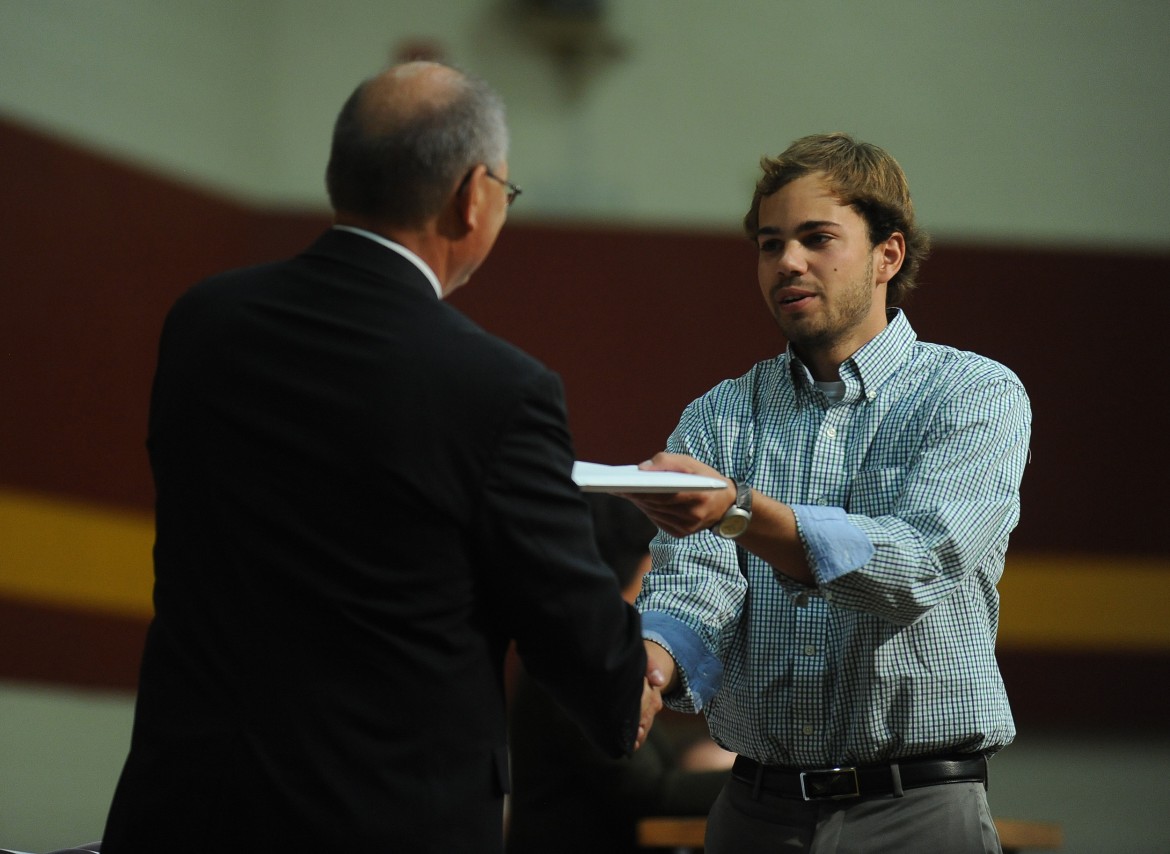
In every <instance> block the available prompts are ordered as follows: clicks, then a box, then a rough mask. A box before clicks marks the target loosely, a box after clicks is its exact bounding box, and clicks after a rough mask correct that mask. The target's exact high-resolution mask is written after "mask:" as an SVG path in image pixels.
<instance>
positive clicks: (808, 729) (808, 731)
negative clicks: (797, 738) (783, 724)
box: [800, 724, 816, 735]
mask: <svg viewBox="0 0 1170 854" xmlns="http://www.w3.org/2000/svg"><path fill="white" fill-rule="evenodd" d="M800 731H801V732H803V733H804V734H805V735H812V734H813V733H814V732H816V729H815V728H814V727H813V725H812V724H805V725H804V726H803V727H801V728H800Z"/></svg>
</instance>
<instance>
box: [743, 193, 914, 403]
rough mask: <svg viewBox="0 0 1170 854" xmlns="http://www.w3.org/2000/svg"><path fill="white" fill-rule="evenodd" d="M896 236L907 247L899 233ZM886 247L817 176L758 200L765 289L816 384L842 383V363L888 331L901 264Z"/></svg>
mask: <svg viewBox="0 0 1170 854" xmlns="http://www.w3.org/2000/svg"><path fill="white" fill-rule="evenodd" d="M891 239H892V240H895V241H896V242H897V243H898V244H899V246H900V245H901V235H900V234H895V237H894V238H891ZM888 243H889V241H887V242H886V243H882V244H879V245H878V246H876V247H875V246H872V245H871V244H870V241H869V230H868V228H867V226H866V223H865V220H864V219H863V218H862V217H861V215H860V214H859V213H857V211H855V210H854V209H853V208H851V207H848V206H847V205H842V204H841V203H840V201H839V200H838V199H837V197H836V196H834V195H833V193H832V192H830V191H829V189H828V187H827V186H826V185H825V183H824V181H823V180H822V178H821V176H820V175H819V174H812V175H806V176H804V177H802V178H797V179H796V180H794V181H792V182H790V183H789V184H786V185H785V186H784V187H781V188H780V189H779V190H777V191H776V192H775V193H773V194H772V195H770V196H766V197H765V198H763V199H762V200H761V201H760V214H759V231H758V232H757V237H756V245H757V247H758V249H759V258H758V266H757V271H758V275H759V281H760V290H761V291H762V293H763V295H764V300H765V301H766V302H767V304H768V309H769V311H771V312H772V315H773V316H774V317H775V318H776V322H777V323H778V324H779V325H780V331H781V332H783V333H784V336H785V337H786V338H787V339H788V340H789V341H790V342H791V343H792V344H793V346H795V348H796V349H797V351H798V352H799V353H800V355H801V357H802V358H803V359H804V360H805V361H806V362H808V363H809V367H810V369H812V371H813V375H814V376H815V377H816V378H817V379H821V380H826V379H836V378H837V377H836V368H837V365H839V364H840V363H841V362H842V361H844V360H845V359H847V358H848V357H849V356H851V355H852V354H853V353H855V352H856V351H857V350H858V348H860V347H861V346H862V345H863V344H865V343H866V342H867V341H869V340H870V339H871V338H873V337H874V336H875V335H877V334H878V333H879V332H881V330H882V329H884V328H885V325H886V305H885V303H886V283H887V282H888V281H889V280H890V278H892V277H893V275H894V273H896V272H897V271H898V267H899V266H900V265H901V253H900V252H895V253H894V254H895V255H896V258H894V257H892V256H891V254H890V253H889V247H888V246H887V244H888ZM818 369H822V370H818ZM825 370H828V371H829V372H830V373H832V374H833V375H832V376H821V375H820V374H821V373H824V372H825Z"/></svg>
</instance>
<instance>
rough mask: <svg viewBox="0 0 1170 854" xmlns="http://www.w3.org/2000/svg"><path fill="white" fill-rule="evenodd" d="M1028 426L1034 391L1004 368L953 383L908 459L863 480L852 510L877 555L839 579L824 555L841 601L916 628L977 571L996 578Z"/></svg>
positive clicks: (1015, 508)
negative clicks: (994, 373)
mask: <svg viewBox="0 0 1170 854" xmlns="http://www.w3.org/2000/svg"><path fill="white" fill-rule="evenodd" d="M1030 433H1031V407H1030V405H1029V402H1028V398H1027V395H1026V394H1025V392H1024V389H1023V386H1021V385H1020V383H1019V380H1018V379H1016V378H1015V376H1014V375H1011V374H1010V372H1007V371H1006V369H1003V372H1002V373H1000V374H998V375H997V376H995V377H991V378H989V377H988V376H987V375H986V374H984V375H982V376H979V377H976V378H975V379H974V381H970V382H968V383H966V384H965V385H964V386H961V387H958V388H952V389H949V390H948V394H947V395H946V397H945V398H943V399H941V400H939V401H938V403H937V404H936V406H935V407H934V414H933V416H932V419H931V422H930V424H929V425H928V426H927V427H926V429H925V432H924V434H923V438H922V443H921V449H920V450H919V452H918V453H917V455H916V456H915V458H914V460H913V462H912V463H911V464H910V465H908V466H905V467H903V468H898V467H891V468H886V469H880V470H872V471H867V472H863V473H862V475H861V476H860V477H859V478H858V479H855V481H854V485H853V486H854V488H853V497H852V499H851V502H850V506H849V507H847V508H846V511H845V515H846V519H847V520H848V522H849V524H850V525H851V526H853V527H854V528H856V529H857V530H858V531H860V532H861V533H862V534H863V535H864V536H865V538H866V539H868V540H869V542H870V543H871V544H872V546H873V554H872V555H871V556H870V558H869V559H868V560H867V561H866V562H865V564H864V565H863V566H861V567H859V568H857V569H855V570H853V571H845V572H844V573H842V574H838V575H837V576H836V577H835V578H832V579H830V578H829V576H830V575H832V573H833V567H834V564H833V563H832V561H826V564H825V566H824V567H822V568H821V571H822V572H825V574H824V575H822V576H821V578H822V581H823V584H824V587H825V590H826V591H828V593H829V595H831V597H832V600H833V602H834V604H836V605H839V606H842V607H846V608H851V609H856V610H861V611H868V612H870V613H873V614H876V615H878V616H880V617H882V618H883V619H886V620H889V621H890V622H893V623H896V624H899V625H909V624H911V623H913V622H915V621H917V620H919V619H921V618H922V617H923V616H924V615H925V614H926V613H928V612H929V611H930V610H931V609H933V608H934V607H935V606H936V605H938V604H939V603H940V602H942V601H944V600H945V599H946V598H947V597H949V596H950V595H951V594H952V593H953V592H954V590H955V589H956V588H957V587H958V586H959V585H961V584H963V583H964V582H965V581H966V580H967V579H968V578H969V577H970V576H971V575H973V574H975V573H983V574H985V575H986V576H987V578H986V581H987V583H990V584H994V583H995V582H996V581H998V578H999V574H1000V573H1001V572H1002V570H1003V553H1002V552H1003V550H1004V548H1005V547H1006V543H1007V537H1008V534H1009V532H1010V531H1011V530H1012V529H1013V528H1014V527H1015V525H1016V523H1017V521H1018V520H1019V513H1020V496H1019V487H1020V480H1021V478H1022V476H1023V470H1024V464H1025V462H1026V459H1027V455H1028V442H1029V438H1030ZM862 478H868V479H869V480H863V479H862ZM879 482H880V484H881V485H880V487H879V486H878V484H879ZM811 528H812V529H813V530H816V529H817V528H823V526H821V525H820V524H819V523H814V524H813V525H812V526H811ZM833 530H841V529H840V528H837V527H834V529H833ZM813 536H815V535H813ZM847 564H848V562H846V564H839V565H837V566H838V567H841V568H843V567H844V566H846V565H847Z"/></svg>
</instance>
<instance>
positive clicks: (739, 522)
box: [719, 510, 752, 537]
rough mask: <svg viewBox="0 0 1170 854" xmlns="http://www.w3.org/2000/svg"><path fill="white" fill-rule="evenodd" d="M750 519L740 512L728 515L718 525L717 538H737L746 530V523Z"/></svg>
mask: <svg viewBox="0 0 1170 854" xmlns="http://www.w3.org/2000/svg"><path fill="white" fill-rule="evenodd" d="M751 520H752V517H751V516H749V515H748V514H747V513H744V512H743V511H742V510H740V511H739V512H738V513H729V514H728V515H726V516H724V517H723V521H722V522H720V523H719V536H721V537H738V536H739V535H740V534H742V533H743V532H744V531H746V530H747V526H748V522H750V521H751Z"/></svg>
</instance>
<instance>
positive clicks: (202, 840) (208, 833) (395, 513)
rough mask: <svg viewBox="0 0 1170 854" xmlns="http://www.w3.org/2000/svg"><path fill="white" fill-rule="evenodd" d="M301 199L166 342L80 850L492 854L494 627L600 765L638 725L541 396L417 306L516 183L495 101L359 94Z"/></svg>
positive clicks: (498, 730) (397, 73) (496, 798)
mask: <svg viewBox="0 0 1170 854" xmlns="http://www.w3.org/2000/svg"><path fill="white" fill-rule="evenodd" d="M328 186H329V192H330V197H331V200H332V202H333V205H334V208H335V210H336V226H335V228H333V229H331V230H330V231H328V232H327V233H326V234H324V235H323V236H322V237H320V238H319V239H318V240H317V242H316V243H314V244H313V245H312V246H310V247H309V248H308V249H307V250H306V251H305V252H304V253H302V254H301V255H299V256H297V257H295V258H293V259H290V260H287V261H284V262H280V263H276V264H271V265H267V266H262V267H256V268H252V269H248V270H242V271H234V272H230V273H226V274H223V275H220V276H216V277H213V278H211V279H208V280H206V281H204V282H202V283H200V284H199V285H197V286H195V287H194V288H193V289H191V290H190V291H189V292H187V294H185V295H184V296H183V297H182V298H180V299H179V301H178V302H177V303H176V305H175V307H174V308H173V309H172V311H171V313H170V314H169V316H168V318H167V321H166V324H165V327H164V329H163V333H162V339H161V343H160V350H159V361H158V370H157V374H156V378H155V384H154V390H153V396H152V402H151V414H150V430H149V441H148V447H149V451H150V459H151V464H152V468H153V472H154V476H155V484H156V490H157V542H156V546H155V593H154V598H155V609H156V616H155V619H154V621H153V623H152V625H151V628H150V632H149V636H148V639H147V645H146V650H145V654H144V659H143V664H142V675H141V682H140V690H139V696H138V706H137V711H136V717H135V726H134V735H133V742H132V746H131V751H130V756H129V758H128V760H127V763H126V767H125V769H124V772H123V775H122V779H121V781H120V783H119V786H118V790H117V792H116V794H115V797H114V802H113V805H112V807H111V810H110V816H109V820H108V824H107V828H106V833H105V838H104V846H103V850H104V851H106V852H108V854H124V852H151V854H161V852H168V854H169V852H179V851H192V852H194V851H200V852H206V851H216V852H224V851H245V850H246V851H274V852H275V851H293V850H313V851H379V852H389V851H409V852H428V851H433V852H456V851H457V852H466V851H498V850H500V848H501V845H502V842H501V837H502V830H501V823H502V804H503V797H504V794H505V792H506V790H507V787H508V764H507V744H506V734H505V733H506V716H505V703H504V690H503V667H504V658H505V651H506V648H507V646H508V644H509V641H510V640H511V639H515V641H516V644H517V648H518V650H519V652H520V655H521V657H522V658H523V660H524V662H525V664H526V667H527V669H528V671H529V672H530V673H531V674H533V675H534V676H536V677H537V678H538V679H540V680H542V682H543V683H544V684H545V685H546V687H547V688H548V689H549V690H550V691H551V692H552V693H553V694H554V696H556V698H557V699H558V701H559V702H560V703H562V704H563V705H564V706H565V707H566V708H568V709H570V710H571V711H572V712H573V714H574V715H575V718H576V720H577V721H578V723H579V724H580V725H581V726H582V728H583V729H584V730H585V731H586V732H587V733H588V734H589V735H590V736H591V738H592V739H593V740H594V741H595V742H596V743H597V744H598V745H599V746H600V747H601V748H602V749H604V750H605V751H606V752H607V753H609V754H610V755H614V756H616V755H621V754H625V753H629V752H630V751H631V750H632V749H633V748H634V747H635V743H636V742H640V740H641V739H642V738H644V737H645V732H646V730H647V729H648V727H649V722H650V721H651V720H652V719H653V713H654V712H655V711H657V709H658V708H659V707H660V703H661V701H660V699H659V697H658V692H657V690H656V689H655V688H654V687H653V686H651V685H650V684H649V683H648V682H647V681H646V680H645V678H644V672H645V666H646V659H645V653H644V650H643V647H642V641H641V631H640V626H639V620H638V616H637V614H636V613H635V612H634V610H633V609H632V608H630V607H629V606H628V605H627V604H626V603H624V602H623V601H622V598H621V594H620V592H619V590H618V585H617V582H616V581H615V579H614V577H613V574H612V573H611V572H610V571H609V570H608V569H607V568H606V567H605V566H604V564H603V563H602V562H601V560H600V559H599V557H598V555H597V551H596V546H595V544H594V542H593V536H592V530H591V526H590V522H589V515H588V511H587V509H586V505H585V502H584V500H583V499H582V497H581V495H580V494H579V492H578V490H577V489H576V487H575V486H574V484H573V482H572V481H571V479H570V470H571V466H572V460H573V453H572V447H571V442H570V437H569V434H568V431H567V428H566V419H565V412H564V405H563V401H562V391H561V386H560V381H559V379H558V378H557V377H556V375H555V374H553V373H551V372H550V371H549V370H548V369H546V368H545V367H544V366H542V365H541V364H539V363H538V362H536V361H535V360H533V359H532V358H530V357H529V356H527V355H525V354H524V353H522V352H520V351H519V350H517V349H515V348H513V347H512V346H510V345H508V344H506V343H504V342H502V341H500V340H499V339H496V338H494V337H492V336H490V335H488V334H487V333H485V332H484V331H483V330H481V329H479V328H478V327H477V326H475V325H474V324H473V323H471V322H470V321H469V320H468V319H467V318H466V317H464V316H462V315H461V314H459V313H458V312H457V311H455V310H454V309H452V308H451V307H449V306H447V305H446V304H445V303H444V302H443V301H442V298H443V297H444V296H446V295H447V294H449V293H450V292H451V291H452V290H454V289H455V288H457V287H459V286H460V285H462V284H464V283H465V282H466V281H467V279H468V278H469V277H470V276H471V274H472V273H473V272H474V271H475V269H476V268H477V267H478V266H479V265H480V263H481V262H482V261H483V260H484V259H485V258H486V257H487V255H488V253H489V251H490V250H491V247H492V245H493V243H494V241H495V239H496V236H497V235H498V233H499V231H500V228H501V227H502V225H503V223H504V220H505V216H506V212H507V208H508V205H509V204H510V203H511V202H512V200H513V199H514V198H515V196H516V195H517V194H518V193H519V189H518V188H516V187H515V186H514V185H513V184H511V183H510V182H509V180H508V164H507V131H506V128H505V124H504V116H503V107H502V104H501V103H500V101H499V99H498V97H497V96H496V95H495V94H494V93H492V92H491V90H490V89H488V88H487V87H486V86H485V85H484V84H483V83H481V82H480V81H477V80H475V79H473V78H470V77H468V76H467V75H464V74H462V73H460V72H457V71H455V70H454V69H451V68H449V67H446V66H442V65H438V64H434V63H412V64H408V65H405V66H399V67H396V68H393V69H391V70H389V71H387V72H386V73H384V74H382V75H380V76H378V77H375V78H372V79H371V80H369V81H366V82H365V83H363V84H362V85H361V86H360V87H359V88H358V89H357V90H356V91H355V92H354V94H353V95H352V96H351V97H350V99H349V100H348V102H347V103H346V105H345V106H344V108H343V109H342V111H341V114H340V116H339V118H338V121H337V125H336V128H335V132H334V140H333V151H332V155H331V158H330V163H329V168H328Z"/></svg>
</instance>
